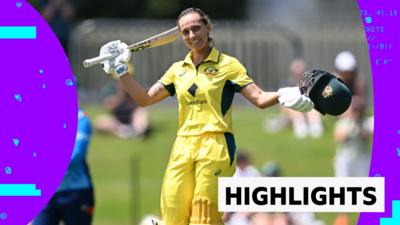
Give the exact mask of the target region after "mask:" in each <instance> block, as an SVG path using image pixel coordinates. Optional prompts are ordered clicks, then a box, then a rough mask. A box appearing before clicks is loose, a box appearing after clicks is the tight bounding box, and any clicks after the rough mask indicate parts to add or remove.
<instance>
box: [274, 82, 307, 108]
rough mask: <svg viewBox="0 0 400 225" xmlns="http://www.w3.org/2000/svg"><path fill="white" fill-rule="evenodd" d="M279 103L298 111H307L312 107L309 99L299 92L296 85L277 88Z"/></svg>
mask: <svg viewBox="0 0 400 225" xmlns="http://www.w3.org/2000/svg"><path fill="white" fill-rule="evenodd" d="M278 94H279V98H278V100H279V103H281V105H282V106H285V107H287V108H290V109H293V110H296V111H299V112H309V111H311V110H312V109H313V108H314V103H313V102H312V101H311V99H310V98H309V97H307V96H305V95H302V94H301V93H300V89H299V88H298V87H285V88H280V89H279V90H278Z"/></svg>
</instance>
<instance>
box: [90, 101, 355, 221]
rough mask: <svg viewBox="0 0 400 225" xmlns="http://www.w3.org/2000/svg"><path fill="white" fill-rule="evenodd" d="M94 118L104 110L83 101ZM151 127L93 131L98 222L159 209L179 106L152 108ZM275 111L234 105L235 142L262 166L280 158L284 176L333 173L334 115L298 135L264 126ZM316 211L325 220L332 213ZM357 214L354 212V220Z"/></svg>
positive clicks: (92, 165)
mask: <svg viewBox="0 0 400 225" xmlns="http://www.w3.org/2000/svg"><path fill="white" fill-rule="evenodd" d="M83 108H85V109H86V110H87V111H88V113H89V116H90V117H91V118H92V119H93V118H95V117H96V116H97V115H99V114H100V113H103V112H104V110H103V109H101V108H98V107H93V106H90V107H83ZM149 112H150V120H151V124H152V128H153V132H152V135H151V137H150V138H149V139H146V140H133V139H132V140H121V139H118V138H116V137H112V136H107V135H102V134H97V133H95V134H94V137H93V140H92V143H91V146H90V152H89V164H90V168H91V173H92V178H93V181H94V184H95V193H96V209H95V218H94V224H95V225H113V224H118V225H128V224H129V225H133V224H134V221H135V219H137V218H140V217H142V216H143V215H145V214H150V213H151V214H159V196H160V189H161V183H162V178H163V172H164V169H165V167H166V163H167V160H168V157H169V152H170V148H171V146H172V142H173V140H174V138H175V134H176V128H177V120H178V119H177V108H176V107H172V106H171V107H167V106H163V107H160V106H153V107H150V108H149ZM276 114H277V108H273V109H269V110H259V109H257V108H255V107H245V106H236V107H235V108H234V112H233V117H234V128H235V139H236V145H237V147H238V148H239V149H245V150H246V152H248V153H250V154H251V157H252V161H253V164H254V165H255V166H257V167H260V166H261V165H262V164H263V163H264V162H265V161H267V160H274V161H276V162H277V163H278V164H279V165H280V166H281V169H282V172H283V175H284V176H333V161H332V160H333V156H334V151H335V144H334V143H333V141H332V129H333V122H334V118H333V117H324V122H325V125H326V133H325V134H324V136H323V137H322V138H320V139H317V140H315V139H311V138H306V139H303V140H299V139H296V138H295V137H294V136H293V134H292V132H291V130H290V129H286V130H284V131H282V132H279V133H276V134H269V133H265V132H263V129H262V126H263V123H264V121H265V118H266V117H268V116H274V115H276ZM318 217H319V218H321V219H322V220H324V221H325V222H326V224H327V225H330V224H332V223H333V219H334V217H335V214H334V213H321V214H318ZM357 218H358V214H351V224H356V221H357Z"/></svg>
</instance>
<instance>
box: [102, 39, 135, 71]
mask: <svg viewBox="0 0 400 225" xmlns="http://www.w3.org/2000/svg"><path fill="white" fill-rule="evenodd" d="M106 54H111V55H113V56H114V57H113V58H112V59H109V60H106V61H103V62H102V63H101V66H102V67H103V70H104V72H106V73H107V74H111V75H113V76H114V78H117V79H119V78H120V77H121V76H122V75H124V74H126V73H127V72H128V62H129V60H130V58H131V51H130V50H129V49H128V45H127V44H125V43H123V42H121V41H120V40H117V41H111V42H108V43H107V44H105V45H103V46H102V47H101V49H100V56H102V55H106Z"/></svg>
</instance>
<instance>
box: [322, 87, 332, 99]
mask: <svg viewBox="0 0 400 225" xmlns="http://www.w3.org/2000/svg"><path fill="white" fill-rule="evenodd" d="M332 95H333V89H332V87H331V86H329V85H327V86H326V87H325V88H324V91H323V92H322V96H323V97H324V98H328V97H331V96H332Z"/></svg>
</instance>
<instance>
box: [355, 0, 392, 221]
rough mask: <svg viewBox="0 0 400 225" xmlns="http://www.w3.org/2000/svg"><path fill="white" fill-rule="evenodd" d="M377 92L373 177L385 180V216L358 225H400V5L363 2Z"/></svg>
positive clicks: (368, 217) (365, 216)
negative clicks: (399, 70) (399, 69)
mask: <svg viewBox="0 0 400 225" xmlns="http://www.w3.org/2000/svg"><path fill="white" fill-rule="evenodd" d="M358 5H359V8H360V10H361V19H362V21H363V23H364V28H365V35H366V40H367V44H368V46H369V54H370V62H371V71H372V78H373V90H374V116H375V126H374V140H373V147H372V160H371V168H370V176H371V177H373V176H381V177H384V178H385V212H384V213H361V215H360V218H359V220H358V225H394V224H400V210H399V209H400V208H399V206H400V204H399V203H400V202H399V200H400V173H399V168H400V166H399V165H400V149H399V147H400V141H399V140H400V139H399V138H400V135H399V129H400V119H399V118H400V117H399V115H400V107H399V106H398V102H399V87H398V86H399V84H400V76H399V74H398V68H400V54H399V52H400V47H399V43H400V30H399V28H398V27H399V24H400V2H399V1H394V0H392V1H379V2H377V1H374V0H359V1H358Z"/></svg>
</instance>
